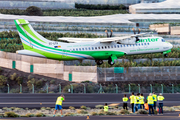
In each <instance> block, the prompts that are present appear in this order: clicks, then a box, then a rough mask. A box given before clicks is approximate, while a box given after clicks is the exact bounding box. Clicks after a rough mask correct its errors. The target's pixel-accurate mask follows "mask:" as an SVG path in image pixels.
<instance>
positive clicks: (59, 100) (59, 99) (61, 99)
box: [56, 96, 64, 105]
mask: <svg viewBox="0 0 180 120" xmlns="http://www.w3.org/2000/svg"><path fill="white" fill-rule="evenodd" d="M63 100H64V98H63V97H61V96H60V97H58V98H57V100H56V105H62V101H63Z"/></svg>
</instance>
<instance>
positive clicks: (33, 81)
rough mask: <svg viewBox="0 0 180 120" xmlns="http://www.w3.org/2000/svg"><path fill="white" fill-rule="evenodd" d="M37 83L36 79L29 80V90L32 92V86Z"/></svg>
mask: <svg viewBox="0 0 180 120" xmlns="http://www.w3.org/2000/svg"><path fill="white" fill-rule="evenodd" d="M29 76H30V75H29ZM29 76H28V79H29V78H31V77H29ZM35 82H36V80H35V79H34V78H32V79H31V80H28V82H27V86H28V88H29V90H32V84H35Z"/></svg>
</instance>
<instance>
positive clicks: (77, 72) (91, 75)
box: [0, 51, 97, 82]
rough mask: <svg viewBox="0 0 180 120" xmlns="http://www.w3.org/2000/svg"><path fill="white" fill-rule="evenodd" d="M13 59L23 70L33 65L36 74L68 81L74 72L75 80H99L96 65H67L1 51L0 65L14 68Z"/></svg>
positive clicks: (73, 79) (17, 67) (25, 70)
mask: <svg viewBox="0 0 180 120" xmlns="http://www.w3.org/2000/svg"><path fill="white" fill-rule="evenodd" d="M13 61H15V62H16V67H15V68H16V69H17V70H20V71H23V72H27V73H30V72H31V71H30V66H31V65H33V73H34V74H39V75H44V76H48V77H52V78H58V79H64V80H67V81H69V74H72V81H73V82H82V81H85V80H89V81H93V82H97V67H96V66H65V65H64V62H63V61H58V60H51V59H45V58H38V57H32V56H25V55H18V54H16V53H8V52H2V51H0V67H5V68H10V69H12V66H13V64H12V62H13Z"/></svg>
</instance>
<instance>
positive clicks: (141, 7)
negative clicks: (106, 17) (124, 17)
mask: <svg viewBox="0 0 180 120" xmlns="http://www.w3.org/2000/svg"><path fill="white" fill-rule="evenodd" d="M129 12H130V13H132V14H150V13H151V14H152V13H154V14H176V13H178V14H179V13H180V0H166V1H164V2H159V3H146V2H142V3H139V4H135V5H130V6H129Z"/></svg>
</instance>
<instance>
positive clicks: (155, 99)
mask: <svg viewBox="0 0 180 120" xmlns="http://www.w3.org/2000/svg"><path fill="white" fill-rule="evenodd" d="M152 96H153V97H154V109H155V110H156V103H157V95H156V94H155V92H153V95H152Z"/></svg>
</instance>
